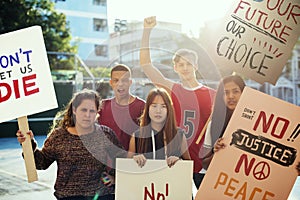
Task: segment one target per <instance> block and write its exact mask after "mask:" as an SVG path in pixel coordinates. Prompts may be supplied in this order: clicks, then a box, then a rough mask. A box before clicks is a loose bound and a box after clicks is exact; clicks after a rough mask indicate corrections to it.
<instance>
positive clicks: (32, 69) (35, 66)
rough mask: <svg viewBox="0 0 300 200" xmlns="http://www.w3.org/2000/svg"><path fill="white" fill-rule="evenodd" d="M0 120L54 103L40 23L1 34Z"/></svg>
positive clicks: (48, 107)
mask: <svg viewBox="0 0 300 200" xmlns="http://www.w3.org/2000/svg"><path fill="white" fill-rule="evenodd" d="M0 43H1V48H0V110H1V115H0V123H1V122H4V121H8V120H12V119H15V118H18V117H22V116H27V115H31V114H35V113H38V112H42V111H46V110H50V109H53V108H56V107H57V100H56V95H55V90H54V87H53V82H52V77H51V73H50V67H49V62H48V58H47V52H46V48H45V44H44V38H43V34H42V29H41V27H40V26H32V27H29V28H25V29H21V30H17V31H14V32H9V33H6V34H2V35H0Z"/></svg>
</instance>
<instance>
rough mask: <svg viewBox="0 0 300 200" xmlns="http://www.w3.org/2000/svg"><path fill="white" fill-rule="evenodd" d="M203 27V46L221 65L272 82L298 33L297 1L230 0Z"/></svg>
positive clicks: (277, 75)
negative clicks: (221, 15)
mask: <svg viewBox="0 0 300 200" xmlns="http://www.w3.org/2000/svg"><path fill="white" fill-rule="evenodd" d="M205 31H206V34H203V37H207V38H206V39H204V46H205V47H206V49H207V51H208V54H209V55H210V56H211V57H212V58H213V60H214V62H215V63H216V64H217V65H218V66H219V67H220V68H224V67H225V68H229V69H232V70H234V71H236V72H239V73H240V74H243V75H245V76H246V77H248V78H251V79H253V80H255V81H256V82H259V83H264V82H269V83H272V84H275V83H276V81H277V79H278V77H279V76H280V74H281V73H282V70H283V68H284V66H285V65H286V63H287V61H288V59H289V58H290V57H291V55H292V49H293V47H294V45H295V43H296V41H297V40H298V37H299V35H300V1H299V0H233V4H232V6H231V8H230V10H229V11H228V13H227V14H226V16H225V17H224V18H223V19H222V20H217V21H215V22H211V23H208V24H207V25H206V26H205Z"/></svg>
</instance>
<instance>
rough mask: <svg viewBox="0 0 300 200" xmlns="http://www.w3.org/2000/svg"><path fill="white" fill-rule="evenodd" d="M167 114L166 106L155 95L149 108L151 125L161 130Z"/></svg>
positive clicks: (159, 97)
mask: <svg viewBox="0 0 300 200" xmlns="http://www.w3.org/2000/svg"><path fill="white" fill-rule="evenodd" d="M167 112H168V111H167V106H166V104H165V102H164V100H163V98H162V97H161V96H159V95H157V96H156V97H155V98H154V100H153V102H152V103H151V105H150V107H149V117H150V119H151V125H152V126H153V125H154V126H159V127H160V129H161V128H162V127H163V126H164V124H165V121H166V118H167Z"/></svg>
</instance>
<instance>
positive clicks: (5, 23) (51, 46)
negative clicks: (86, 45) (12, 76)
mask: <svg viewBox="0 0 300 200" xmlns="http://www.w3.org/2000/svg"><path fill="white" fill-rule="evenodd" d="M0 7H1V9H0V34H3V33H7V32H11V31H15V30H19V29H22V28H26V27H30V26H34V25H39V26H41V28H42V31H43V36H44V41H45V45H46V50H47V51H54V52H69V53H77V45H76V44H74V45H71V39H72V36H71V32H70V28H69V25H68V22H67V21H66V16H65V15H64V14H62V13H58V12H56V11H55V9H54V3H53V2H52V1H51V0H18V1H16V0H6V1H1V2H0ZM55 59H57V58H53V57H51V59H49V62H50V66H51V68H55V67H54V66H53V65H56V64H53V65H51V62H52V63H57V60H55Z"/></svg>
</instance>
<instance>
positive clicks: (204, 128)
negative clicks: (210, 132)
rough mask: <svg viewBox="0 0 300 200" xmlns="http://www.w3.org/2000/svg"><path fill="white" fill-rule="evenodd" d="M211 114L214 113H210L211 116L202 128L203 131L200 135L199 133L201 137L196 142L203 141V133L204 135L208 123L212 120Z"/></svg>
mask: <svg viewBox="0 0 300 200" xmlns="http://www.w3.org/2000/svg"><path fill="white" fill-rule="evenodd" d="M211 116H212V113H211V114H210V116H209V118H208V119H207V121H206V123H205V125H204V127H203V128H202V131H201V133H200V135H199V137H198V139H197V141H196V144H199V143H200V141H201V139H202V137H203V135H204V133H205V131H206V129H207V125H208V123H209V121H210V119H211Z"/></svg>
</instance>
